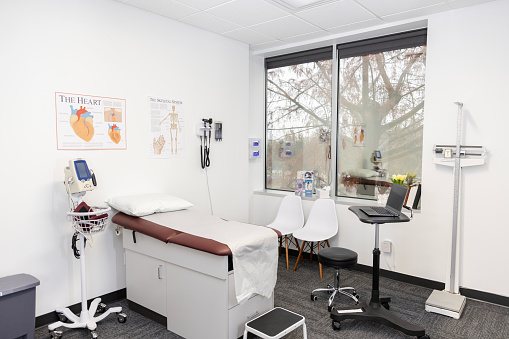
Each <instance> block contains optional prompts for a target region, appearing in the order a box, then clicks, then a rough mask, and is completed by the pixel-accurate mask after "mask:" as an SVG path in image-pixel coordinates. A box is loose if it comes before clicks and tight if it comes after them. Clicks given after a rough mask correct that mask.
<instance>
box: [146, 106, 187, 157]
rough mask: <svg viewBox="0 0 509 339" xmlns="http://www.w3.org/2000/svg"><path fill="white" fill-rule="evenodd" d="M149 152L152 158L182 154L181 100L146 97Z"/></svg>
mask: <svg viewBox="0 0 509 339" xmlns="http://www.w3.org/2000/svg"><path fill="white" fill-rule="evenodd" d="M148 111H149V114H150V142H149V143H150V145H149V149H150V154H151V156H152V158H175V157H183V156H184V150H185V147H184V141H185V129H184V108H183V104H182V101H180V100H173V99H161V98H153V97H149V98H148Z"/></svg>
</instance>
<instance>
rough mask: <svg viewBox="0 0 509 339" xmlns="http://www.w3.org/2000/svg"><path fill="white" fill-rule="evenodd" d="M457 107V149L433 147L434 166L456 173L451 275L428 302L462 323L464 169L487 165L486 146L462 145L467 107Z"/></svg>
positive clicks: (429, 306)
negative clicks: (462, 193)
mask: <svg viewBox="0 0 509 339" xmlns="http://www.w3.org/2000/svg"><path fill="white" fill-rule="evenodd" d="M455 104H456V105H457V106H458V119H457V130H456V145H434V147H433V152H434V153H435V157H434V159H433V163H435V164H437V165H442V166H448V167H453V169H454V200H453V218H452V237H451V255H450V261H449V271H448V274H447V276H446V280H445V290H443V291H438V290H434V291H433V292H432V293H431V295H430V296H429V298H428V300H426V306H425V310H426V311H428V312H434V313H438V314H442V315H446V316H449V317H452V318H454V319H459V318H460V316H461V313H462V312H463V309H464V308H465V303H466V298H465V297H464V296H462V295H461V294H460V292H459V241H460V236H459V234H460V232H459V227H460V210H459V208H460V198H461V169H462V168H463V167H469V166H479V165H484V164H485V162H486V149H485V147H484V146H463V145H461V123H462V118H463V103H461V102H455Z"/></svg>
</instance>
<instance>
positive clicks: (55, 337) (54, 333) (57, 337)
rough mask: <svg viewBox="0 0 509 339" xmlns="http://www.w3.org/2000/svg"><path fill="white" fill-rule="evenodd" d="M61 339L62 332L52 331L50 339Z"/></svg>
mask: <svg viewBox="0 0 509 339" xmlns="http://www.w3.org/2000/svg"><path fill="white" fill-rule="evenodd" d="M60 338H62V331H52V332H51V339H60Z"/></svg>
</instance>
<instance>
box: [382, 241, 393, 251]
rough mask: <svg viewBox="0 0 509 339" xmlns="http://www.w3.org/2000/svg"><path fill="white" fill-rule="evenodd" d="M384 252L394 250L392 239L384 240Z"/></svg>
mask: <svg viewBox="0 0 509 339" xmlns="http://www.w3.org/2000/svg"><path fill="white" fill-rule="evenodd" d="M382 252H384V253H391V252H392V242H391V241H390V240H384V242H383V243H382Z"/></svg>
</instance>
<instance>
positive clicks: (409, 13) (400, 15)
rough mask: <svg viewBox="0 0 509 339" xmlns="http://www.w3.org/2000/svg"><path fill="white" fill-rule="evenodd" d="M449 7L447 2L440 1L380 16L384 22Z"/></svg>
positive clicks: (404, 18)
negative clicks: (440, 2) (435, 3)
mask: <svg viewBox="0 0 509 339" xmlns="http://www.w3.org/2000/svg"><path fill="white" fill-rule="evenodd" d="M449 9H450V7H449V6H448V5H447V4H445V3H442V4H438V5H434V6H428V7H423V8H418V9H415V10H410V11H406V12H401V13H395V14H392V15H385V16H383V17H382V20H383V21H386V22H394V21H400V20H407V19H412V18H417V17H420V16H424V15H429V14H435V13H439V12H443V11H447V10H449Z"/></svg>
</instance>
